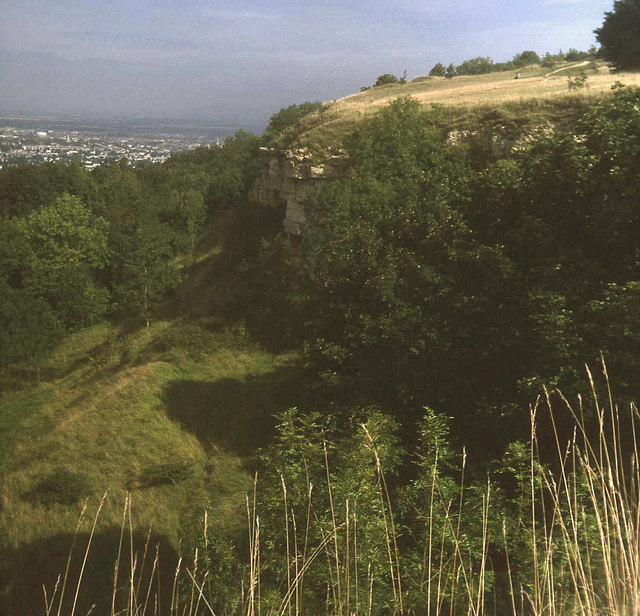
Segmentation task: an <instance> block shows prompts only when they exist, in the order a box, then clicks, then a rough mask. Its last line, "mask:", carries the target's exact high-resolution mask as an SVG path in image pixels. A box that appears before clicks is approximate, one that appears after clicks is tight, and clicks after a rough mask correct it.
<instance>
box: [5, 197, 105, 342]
mask: <svg viewBox="0 0 640 616" xmlns="http://www.w3.org/2000/svg"><path fill="white" fill-rule="evenodd" d="M16 226H17V229H18V231H19V232H20V233H21V234H22V235H23V237H24V246H25V251H24V270H23V272H22V279H21V282H20V285H19V288H21V289H25V290H28V291H30V292H31V293H32V294H33V295H34V296H35V297H38V298H41V299H42V300H44V301H45V302H46V303H47V304H48V305H49V306H50V307H51V309H52V311H53V313H54V314H55V315H56V317H57V318H58V319H59V320H60V322H61V323H63V324H64V326H65V327H66V328H68V329H73V328H76V327H79V326H81V325H85V324H88V323H92V322H95V321H96V320H97V319H99V318H100V317H101V316H102V315H103V314H104V313H105V311H106V309H107V294H106V293H105V291H104V290H103V289H100V288H99V287H98V285H96V283H95V277H96V274H97V272H99V271H100V270H101V269H102V268H104V267H105V266H106V265H107V263H108V260H109V256H110V250H109V247H108V244H107V233H108V228H109V224H108V222H107V221H106V220H104V218H101V217H97V216H95V215H93V214H92V213H91V211H90V210H89V209H88V208H87V207H86V206H85V205H84V204H83V203H82V201H81V200H80V199H79V198H78V197H72V196H69V195H63V196H61V197H59V198H58V199H57V200H56V202H55V203H54V204H53V205H49V206H46V207H43V208H42V209H40V210H37V211H33V212H31V213H30V214H29V215H28V216H26V217H25V218H23V219H20V220H18V221H17V223H16Z"/></svg>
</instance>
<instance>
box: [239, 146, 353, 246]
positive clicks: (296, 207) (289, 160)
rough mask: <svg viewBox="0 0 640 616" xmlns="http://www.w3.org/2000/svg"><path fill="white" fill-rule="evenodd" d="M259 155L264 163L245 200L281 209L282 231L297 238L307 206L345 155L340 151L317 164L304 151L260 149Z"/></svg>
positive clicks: (335, 174)
mask: <svg viewBox="0 0 640 616" xmlns="http://www.w3.org/2000/svg"><path fill="white" fill-rule="evenodd" d="M262 152H263V155H264V156H265V158H266V159H267V162H266V165H265V169H264V171H263V172H262V173H261V174H260V175H259V176H258V177H257V178H256V180H255V182H254V183H253V186H252V187H251V191H250V192H249V199H250V200H251V201H252V202H253V203H256V204H258V205H261V206H264V207H273V208H282V210H283V212H284V221H283V223H284V230H285V231H286V232H287V233H291V234H294V235H299V234H300V233H301V232H302V229H303V227H304V224H305V221H306V211H305V210H306V205H307V203H308V202H309V200H310V199H311V198H312V197H313V195H314V194H315V193H316V192H317V190H318V188H319V187H320V186H321V185H322V183H323V182H324V181H326V180H328V179H334V178H336V177H338V176H339V174H340V171H341V170H342V169H343V168H344V166H345V162H346V155H345V153H344V152H343V151H340V152H338V153H336V154H333V155H331V156H329V157H328V158H327V160H325V161H323V162H322V163H318V162H315V161H314V157H313V155H312V154H311V152H310V151H309V150H307V149H306V148H298V149H295V150H287V151H281V150H275V149H270V148H262Z"/></svg>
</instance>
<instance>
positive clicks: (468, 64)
mask: <svg viewBox="0 0 640 616" xmlns="http://www.w3.org/2000/svg"><path fill="white" fill-rule="evenodd" d="M493 70H494V67H493V60H492V59H491V58H489V57H486V58H483V57H481V56H480V57H478V58H471V59H470V60H465V61H464V62H463V63H462V64H460V65H459V66H457V67H456V71H457V72H458V75H484V74H486V73H490V72H491V71H493Z"/></svg>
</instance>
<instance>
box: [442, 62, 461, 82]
mask: <svg viewBox="0 0 640 616" xmlns="http://www.w3.org/2000/svg"><path fill="white" fill-rule="evenodd" d="M457 74H458V71H457V70H456V67H455V66H454V65H453V63H452V64H449V66H447V68H446V69H445V70H444V76H445V77H446V78H447V79H453V78H454V77H455V76H456V75H457Z"/></svg>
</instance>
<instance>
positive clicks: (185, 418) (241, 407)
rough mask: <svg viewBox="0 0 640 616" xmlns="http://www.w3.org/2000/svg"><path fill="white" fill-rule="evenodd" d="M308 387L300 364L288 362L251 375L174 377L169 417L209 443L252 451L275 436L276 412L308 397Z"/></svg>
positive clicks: (167, 400) (169, 394) (169, 391)
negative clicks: (210, 379) (209, 378)
mask: <svg viewBox="0 0 640 616" xmlns="http://www.w3.org/2000/svg"><path fill="white" fill-rule="evenodd" d="M306 391H307V388H306V387H305V379H304V376H303V375H302V374H301V371H300V369H299V368H297V367H295V366H287V367H283V368H280V369H279V370H277V371H276V372H273V373H270V374H267V375H261V376H253V377H248V378H247V379H245V380H239V379H231V378H224V379H219V380H217V381H213V382H201V381H174V382H172V383H170V384H169V385H168V386H167V387H166V388H165V392H164V395H165V403H166V405H167V409H168V415H169V417H170V418H171V419H173V420H175V421H178V422H179V423H180V424H181V425H182V426H183V427H184V428H185V429H186V430H188V431H190V432H192V433H193V434H195V436H197V437H198V438H199V439H200V440H201V441H202V442H203V443H204V444H210V443H213V444H215V445H220V446H223V447H224V448H225V449H228V450H231V451H235V452H237V453H241V454H246V453H250V452H252V451H255V450H256V449H257V448H259V447H263V446H264V445H266V444H267V443H268V442H269V440H270V438H271V436H272V435H273V429H274V425H275V420H274V417H273V415H274V414H275V413H279V412H281V411H284V410H286V409H287V408H290V407H292V406H301V405H304V404H305V402H308V396H306V394H305V392H306Z"/></svg>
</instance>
